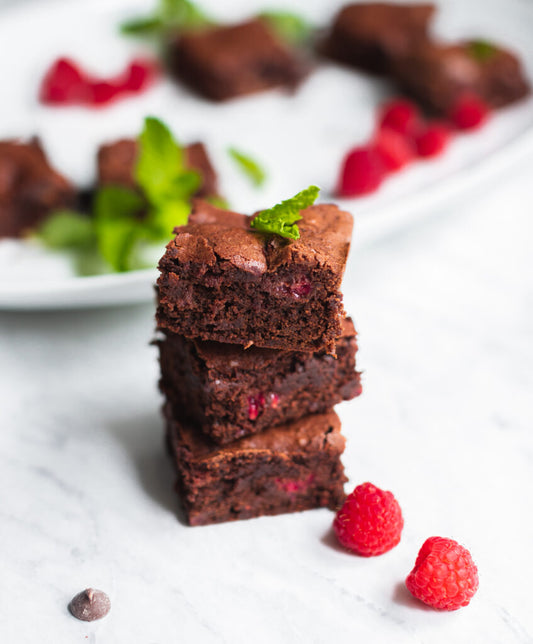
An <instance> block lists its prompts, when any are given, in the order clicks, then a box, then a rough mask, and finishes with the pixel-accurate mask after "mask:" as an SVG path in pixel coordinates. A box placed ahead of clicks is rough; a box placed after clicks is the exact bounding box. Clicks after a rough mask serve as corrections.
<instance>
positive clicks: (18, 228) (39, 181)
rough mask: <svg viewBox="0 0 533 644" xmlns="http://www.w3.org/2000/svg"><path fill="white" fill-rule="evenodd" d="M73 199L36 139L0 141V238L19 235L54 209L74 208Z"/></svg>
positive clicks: (70, 189) (70, 188)
mask: <svg viewBox="0 0 533 644" xmlns="http://www.w3.org/2000/svg"><path fill="white" fill-rule="evenodd" d="M76 199H77V195H76V189H75V187H74V186H73V184H72V183H70V181H68V180H67V179H66V178H65V177H64V176H63V175H61V174H59V172H57V171H56V170H54V169H53V168H52V166H51V165H50V163H49V162H48V159H47V158H46V155H45V153H44V150H43V148H42V146H41V143H40V142H39V140H38V139H36V138H34V139H31V140H30V141H29V142H28V143H22V142H20V141H15V140H13V141H0V237H21V236H23V235H24V234H25V233H27V232H28V231H30V230H31V229H33V228H35V227H36V226H37V225H38V224H40V223H41V221H43V220H44V219H45V218H46V217H47V215H49V214H51V213H52V212H53V211H54V210H59V209H62V208H73V207H75V206H76Z"/></svg>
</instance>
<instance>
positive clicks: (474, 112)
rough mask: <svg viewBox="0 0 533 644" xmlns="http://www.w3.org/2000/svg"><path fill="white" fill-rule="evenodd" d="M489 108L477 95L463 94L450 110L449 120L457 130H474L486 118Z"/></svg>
mask: <svg viewBox="0 0 533 644" xmlns="http://www.w3.org/2000/svg"><path fill="white" fill-rule="evenodd" d="M489 113H490V109H489V107H488V106H487V104H486V103H485V102H484V101H482V100H481V99H480V98H479V97H478V96H475V95H465V96H463V97H462V98H460V99H459V100H458V101H457V103H456V104H455V106H454V107H453V109H452V110H451V112H450V120H451V121H452V123H453V124H454V125H455V127H456V128H458V129H459V130H476V129H477V128H479V127H481V126H482V125H483V124H484V123H485V121H486V120H487V119H488V117H489Z"/></svg>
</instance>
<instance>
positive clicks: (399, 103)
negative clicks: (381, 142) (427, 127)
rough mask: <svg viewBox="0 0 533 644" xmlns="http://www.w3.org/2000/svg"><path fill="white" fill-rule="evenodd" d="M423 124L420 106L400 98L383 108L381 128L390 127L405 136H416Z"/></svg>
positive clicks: (380, 120)
mask: <svg viewBox="0 0 533 644" xmlns="http://www.w3.org/2000/svg"><path fill="white" fill-rule="evenodd" d="M421 126H422V117H421V116H420V110H419V109H418V107H417V106H416V105H415V104H414V103H411V101H408V100H405V99H402V98H399V99H396V100H394V101H390V102H389V103H386V104H385V105H384V106H383V107H382V109H381V116H380V119H379V129H383V128H388V129H390V130H394V131H395V132H398V133H399V134H403V135H404V136H409V137H414V136H416V134H417V132H418V131H419V130H420V128H421Z"/></svg>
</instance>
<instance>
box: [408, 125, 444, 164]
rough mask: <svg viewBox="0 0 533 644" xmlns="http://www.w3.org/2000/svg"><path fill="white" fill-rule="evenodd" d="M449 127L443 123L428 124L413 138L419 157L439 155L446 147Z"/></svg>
mask: <svg viewBox="0 0 533 644" xmlns="http://www.w3.org/2000/svg"><path fill="white" fill-rule="evenodd" d="M450 136H451V134H450V129H449V128H448V127H447V126H446V125H444V124H443V123H433V124H431V125H428V126H427V127H426V129H425V130H423V132H421V133H420V134H419V135H418V136H417V137H416V139H415V145H416V151H417V153H418V156H419V157H425V158H429V157H436V156H439V154H441V153H442V152H444V150H445V149H446V148H447V147H448V143H449V142H450Z"/></svg>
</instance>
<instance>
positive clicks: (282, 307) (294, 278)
mask: <svg viewBox="0 0 533 644" xmlns="http://www.w3.org/2000/svg"><path fill="white" fill-rule="evenodd" d="M300 214H301V216H302V220H301V221H299V222H298V225H299V228H300V239H298V240H287V239H283V238H282V237H279V236H277V235H269V234H262V233H259V232H256V231H255V230H254V229H253V228H251V227H250V219H251V217H248V216H246V215H241V214H239V213H235V212H230V211H226V210H220V209H218V208H215V207H213V206H211V205H210V204H208V203H205V202H203V201H199V200H197V201H196V202H195V203H194V204H193V211H192V214H191V216H190V218H189V223H188V224H187V225H186V226H180V227H178V228H176V229H175V233H176V237H175V238H174V239H173V240H172V241H171V242H170V243H169V244H168V245H167V249H166V252H165V254H164V256H163V258H162V259H161V261H160V263H159V270H160V272H161V274H160V276H159V279H158V291H159V295H158V297H159V303H158V309H157V323H158V326H159V328H160V329H161V330H163V331H170V332H172V333H177V334H179V335H183V336H185V337H186V338H188V339H196V338H197V339H200V340H213V341H215V342H225V343H229V344H241V345H244V346H247V347H248V346H251V345H252V344H255V345H257V346H258V347H265V348H272V349H285V350H292V351H326V352H328V353H334V351H335V340H336V339H337V338H338V337H339V336H340V334H341V330H342V327H341V323H342V320H343V319H344V317H345V314H344V310H343V306H342V296H341V293H340V291H339V289H340V285H341V280H342V276H343V273H344V268H345V264H346V258H347V255H348V250H349V247H350V238H351V234H352V225H353V220H352V216H351V215H350V214H349V213H347V212H344V211H342V210H339V209H338V208H337V206H334V205H316V206H311V207H310V208H307V209H305V210H302V212H301V213H300Z"/></svg>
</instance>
